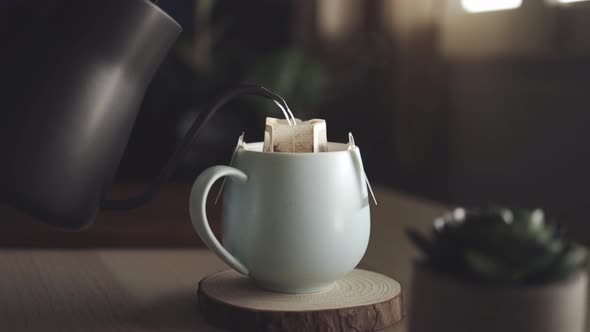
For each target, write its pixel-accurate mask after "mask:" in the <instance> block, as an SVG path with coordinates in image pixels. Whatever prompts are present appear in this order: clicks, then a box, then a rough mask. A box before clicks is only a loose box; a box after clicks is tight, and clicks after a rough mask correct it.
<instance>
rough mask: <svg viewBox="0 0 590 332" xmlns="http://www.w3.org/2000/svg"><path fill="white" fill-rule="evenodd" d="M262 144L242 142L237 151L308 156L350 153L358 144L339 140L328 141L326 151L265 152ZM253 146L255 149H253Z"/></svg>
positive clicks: (356, 148)
mask: <svg viewBox="0 0 590 332" xmlns="http://www.w3.org/2000/svg"><path fill="white" fill-rule="evenodd" d="M263 146H264V142H251V143H246V142H244V143H242V144H241V145H240V146H239V149H238V150H239V151H242V152H247V153H253V154H261V155H274V156H310V155H335V154H339V153H342V154H343V153H350V152H351V151H355V150H358V149H359V148H358V146H356V145H349V143H340V142H328V151H325V152H266V151H262V148H263ZM330 147H334V148H337V150H332V149H330ZM252 148H255V149H256V150H253V149H252Z"/></svg>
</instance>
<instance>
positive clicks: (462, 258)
mask: <svg viewBox="0 0 590 332" xmlns="http://www.w3.org/2000/svg"><path fill="white" fill-rule="evenodd" d="M563 233H564V232H563V230H562V228H561V227H559V225H558V224H556V223H553V222H549V221H547V220H546V219H545V215H544V213H543V211H542V210H510V209H505V208H485V209H478V210H465V209H462V208H458V209H455V210H454V211H452V212H450V213H448V214H445V215H444V216H442V217H440V218H438V219H436V220H435V221H434V226H433V230H432V234H431V236H430V237H425V236H423V235H422V234H421V233H419V232H416V231H415V230H408V231H407V234H408V236H409V238H410V240H411V241H412V242H413V243H414V245H415V246H416V247H417V248H418V249H419V250H420V252H421V256H420V263H421V264H424V266H425V267H427V268H430V269H432V270H434V271H438V272H442V273H446V274H448V275H451V276H454V277H457V278H462V279H469V280H472V281H476V282H484V283H509V284H535V283H543V282H550V281H555V280H563V279H566V278H568V277H570V276H572V275H574V274H575V273H577V272H579V271H582V270H584V269H586V267H587V264H588V251H587V249H586V248H584V247H582V246H580V245H577V244H574V243H573V242H571V241H568V240H566V239H565V238H564V237H563Z"/></svg>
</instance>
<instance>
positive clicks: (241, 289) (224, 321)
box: [198, 269, 404, 332]
mask: <svg viewBox="0 0 590 332" xmlns="http://www.w3.org/2000/svg"><path fill="white" fill-rule="evenodd" d="M198 297H199V307H200V309H201V313H202V314H203V316H204V317H205V318H206V319H207V320H208V321H209V322H210V323H212V324H213V325H216V326H218V327H222V328H226V329H229V330H231V331H287V332H288V331H298V332H299V331H374V330H379V329H383V328H385V327H387V326H390V325H392V324H395V323H397V322H399V321H400V320H402V318H403V316H404V308H403V303H402V292H401V286H400V284H399V283H398V282H397V281H395V280H393V279H391V278H389V277H386V276H384V275H382V274H379V273H375V272H370V271H365V270H359V269H356V270H354V271H353V272H351V273H349V274H348V275H347V276H346V277H344V278H343V279H341V280H338V281H337V282H336V283H335V284H334V286H333V287H332V288H331V289H330V290H327V291H323V292H319V293H312V294H282V293H275V292H270V291H266V290H263V289H260V288H257V287H256V286H255V285H254V283H253V282H252V281H251V279H250V278H248V277H245V276H243V275H240V274H238V273H237V272H234V271H233V270H226V271H222V272H217V273H214V274H211V275H209V276H207V277H205V278H204V279H203V280H201V281H200V282H199V290H198Z"/></svg>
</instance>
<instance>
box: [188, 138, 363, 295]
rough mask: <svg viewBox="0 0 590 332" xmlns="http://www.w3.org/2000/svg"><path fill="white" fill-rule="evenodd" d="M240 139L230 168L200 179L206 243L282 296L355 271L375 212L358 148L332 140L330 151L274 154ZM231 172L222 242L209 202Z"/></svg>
mask: <svg viewBox="0 0 590 332" xmlns="http://www.w3.org/2000/svg"><path fill="white" fill-rule="evenodd" d="M262 146H263V143H262V142H259V143H250V144H242V145H241V146H239V147H238V148H237V151H236V153H235V155H234V158H233V163H232V165H233V167H229V166H214V167H211V168H209V169H207V170H205V171H204V172H203V173H201V175H200V176H199V177H198V178H197V180H196V181H195V183H194V185H193V188H192V191H191V196H190V215H191V219H192V222H193V225H194V227H195V229H196V230H197V232H198V233H199V236H200V237H201V239H202V240H203V241H204V242H205V244H206V245H207V246H208V247H209V248H210V249H211V250H212V251H213V252H215V253H216V254H217V255H218V256H219V257H220V258H221V259H222V260H223V261H225V263H227V264H228V265H229V266H230V267H232V268H233V269H234V270H236V271H238V272H240V273H242V274H244V275H247V276H249V277H251V278H252V279H253V280H254V282H255V283H256V284H257V285H258V286H260V287H261V288H264V289H268V290H272V291H277V292H284V293H311V292H318V291H322V290H326V289H329V288H330V287H331V285H332V284H333V283H334V282H335V281H336V280H338V279H339V278H341V277H343V276H344V275H346V274H347V273H349V272H350V271H352V270H353V269H354V268H355V267H356V265H357V264H358V263H359V261H360V260H361V258H362V257H363V255H364V253H365V250H366V248H367V245H368V242H369V232H370V212H369V199H368V192H367V187H366V184H365V175H364V171H363V165H362V161H361V156H360V151H359V149H358V147H356V146H354V145H352V146H351V145H349V144H342V143H328V149H329V151H330V152H320V153H269V152H262ZM224 176H227V177H228V181H227V182H226V183H225V187H224V196H223V214H222V229H223V243H224V245H225V247H224V246H222V245H221V244H220V243H219V241H218V240H217V239H216V238H215V236H214V235H213V232H212V231H211V228H210V227H209V223H208V220H207V215H206V211H205V205H206V200H207V195H208V194H209V190H210V189H211V186H212V185H213V183H214V182H215V181H216V180H218V179H219V178H221V177H224Z"/></svg>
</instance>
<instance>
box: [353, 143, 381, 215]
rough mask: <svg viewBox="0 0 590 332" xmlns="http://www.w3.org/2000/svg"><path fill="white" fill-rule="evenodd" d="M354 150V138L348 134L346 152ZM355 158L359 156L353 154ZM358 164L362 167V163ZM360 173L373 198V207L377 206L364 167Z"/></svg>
mask: <svg viewBox="0 0 590 332" xmlns="http://www.w3.org/2000/svg"><path fill="white" fill-rule="evenodd" d="M356 148H357V147H356V144H355V142H354V136H352V133H351V132H349V133H348V150H354V149H356ZM355 156H356V158H359V156H360V155H359V154H355ZM359 159H360V158H359ZM359 161H360V160H359ZM359 164H360V165H362V163H359ZM362 171H363V177H364V178H365V183H366V184H367V188H369V192H370V193H371V197H372V198H373V202H374V203H375V205H379V204H377V198H375V193H373V188H371V183H370V182H369V178H368V177H367V173H366V172H365V168H364V166H363V169H362Z"/></svg>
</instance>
